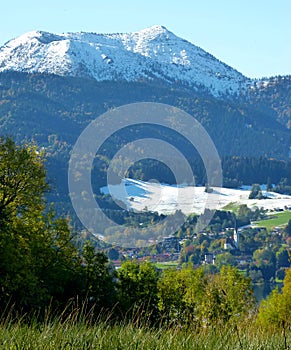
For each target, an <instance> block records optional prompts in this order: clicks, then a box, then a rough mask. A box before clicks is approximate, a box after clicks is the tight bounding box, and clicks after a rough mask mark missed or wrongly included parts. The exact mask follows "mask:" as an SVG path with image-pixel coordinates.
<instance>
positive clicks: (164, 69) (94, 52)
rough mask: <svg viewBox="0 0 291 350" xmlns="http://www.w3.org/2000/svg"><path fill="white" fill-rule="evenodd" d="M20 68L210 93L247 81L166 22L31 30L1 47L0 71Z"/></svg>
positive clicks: (240, 87) (229, 89) (238, 88)
mask: <svg viewBox="0 0 291 350" xmlns="http://www.w3.org/2000/svg"><path fill="white" fill-rule="evenodd" d="M10 70H11V71H21V72H29V73H36V72H37V73H49V74H51V73H52V74H57V75H62V76H76V77H91V78H94V79H96V80H97V81H105V80H110V81H116V80H125V81H129V82H132V81H143V80H146V81H148V80H156V79H159V80H161V81H163V82H167V83H170V84H171V83H175V82H176V83H180V84H184V85H186V86H189V87H192V88H198V87H202V88H206V89H207V90H208V91H210V92H211V93H212V94H213V95H215V96H218V95H221V94H226V93H229V94H234V93H238V92H239V91H242V90H243V89H245V88H246V87H247V86H248V85H249V84H250V79H248V78H246V77H244V76H243V75H242V74H240V73H239V72H237V71H236V70H235V69H233V68H231V67H229V66H227V65H226V64H224V63H222V62H220V61H219V60H217V59H216V58H215V57H213V56H212V55H210V54H208V53H207V52H205V51H204V50H202V49H200V48H199V47H197V46H195V45H193V44H191V43H190V42H188V41H186V40H183V39H181V38H179V37H177V36H176V35H174V34H173V33H171V32H170V31H168V30H167V29H166V28H165V27H162V26H153V27H150V28H147V29H144V30H141V31H139V32H133V33H128V34H120V33H118V34H96V33H82V32H81V33H66V34H60V35H55V34H51V33H48V32H40V31H35V32H29V33H26V34H24V35H22V36H20V37H18V38H16V39H13V40H11V41H9V42H7V43H6V44H5V45H4V46H2V47H1V48H0V72H4V71H10Z"/></svg>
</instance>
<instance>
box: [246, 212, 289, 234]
mask: <svg viewBox="0 0 291 350" xmlns="http://www.w3.org/2000/svg"><path fill="white" fill-rule="evenodd" d="M289 220H291V211H290V210H288V211H283V212H278V213H274V214H270V215H268V219H264V220H260V221H256V222H254V223H253V224H255V225H256V226H262V227H266V229H267V230H268V231H270V230H271V229H272V228H273V227H275V226H283V225H286V224H287V223H288V221H289Z"/></svg>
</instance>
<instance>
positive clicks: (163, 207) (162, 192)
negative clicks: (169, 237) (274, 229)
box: [102, 179, 291, 214]
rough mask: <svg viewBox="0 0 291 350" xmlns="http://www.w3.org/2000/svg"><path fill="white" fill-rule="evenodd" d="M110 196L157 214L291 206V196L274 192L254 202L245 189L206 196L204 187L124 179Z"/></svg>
mask: <svg viewBox="0 0 291 350" xmlns="http://www.w3.org/2000/svg"><path fill="white" fill-rule="evenodd" d="M102 192H104V193H109V191H108V188H107V187H105V188H102ZM110 194H111V195H112V197H113V198H116V199H118V200H120V201H122V202H123V203H125V205H126V207H127V208H128V209H134V210H137V211H143V210H145V208H146V209H147V210H148V211H156V212H158V213H159V214H173V213H175V211H176V210H181V211H182V212H183V213H184V214H191V213H196V214H201V213H203V212H204V209H205V208H208V209H222V208H223V207H225V206H226V205H227V204H230V203H236V205H240V204H246V205H247V206H248V207H250V208H253V207H258V208H264V209H276V208H280V209H284V207H285V206H287V207H291V196H287V195H282V194H279V193H275V192H266V191H263V194H264V196H266V197H268V199H261V200H257V199H249V198H248V197H249V194H250V189H246V188H244V189H230V188H214V191H213V192H212V193H206V192H205V187H197V186H181V187H174V186H167V185H162V184H158V183H151V182H143V181H138V180H132V179H124V180H123V183H122V184H120V185H114V186H110ZM207 198H208V199H207ZM206 203H207V204H206Z"/></svg>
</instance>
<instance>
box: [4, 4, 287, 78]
mask: <svg viewBox="0 0 291 350" xmlns="http://www.w3.org/2000/svg"><path fill="white" fill-rule="evenodd" d="M0 11H1V21H0V45H3V44H4V43H5V42H6V41H8V40H9V39H11V38H14V37H16V36H18V35H21V34H23V33H25V32H28V31H31V30H45V31H50V32H53V33H63V32H68V31H70V32H74V31H90V32H100V33H111V32H131V31H137V30H140V29H143V28H146V27H150V26H152V25H154V24H161V25H164V26H166V27H167V28H168V29H169V30H170V31H172V32H174V33H175V34H176V35H178V36H180V37H183V38H184V39H187V40H189V41H190V42H192V43H193V44H195V45H198V46H200V47H201V48H203V49H204V50H206V51H208V52H210V53H211V54H213V55H214V56H215V57H216V58H218V59H220V60H221V61H223V62H225V63H227V64H229V65H230V66H232V67H233V68H235V69H237V70H238V71H240V72H241V73H243V74H245V75H246V76H248V77H252V78H255V77H257V78H260V77H264V76H271V75H278V74H281V75H284V74H291V22H290V14H291V1H290V0H186V1H177V0H176V1H171V0H167V1H164V0H147V1H137V0H136V1H130V0H121V1H118V0H103V1H99V0H95V1H94V0H81V1H80V0H46V1H39V0H38V1H35V0H22V1H20V0H18V1H7V0H3V1H2V3H1V5H0Z"/></svg>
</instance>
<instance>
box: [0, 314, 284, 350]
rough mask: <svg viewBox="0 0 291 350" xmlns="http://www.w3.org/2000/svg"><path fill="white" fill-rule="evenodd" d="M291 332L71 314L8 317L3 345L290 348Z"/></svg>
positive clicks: (0, 332)
mask: <svg viewBox="0 0 291 350" xmlns="http://www.w3.org/2000/svg"><path fill="white" fill-rule="evenodd" d="M288 344H289V346H290V345H291V332H289V333H287V335H286V336H285V337H284V336H283V333H282V332H280V331H278V332H263V331H261V330H259V329H258V328H253V326H252V325H250V324H248V325H247V326H244V327H243V328H241V327H239V328H236V327H230V326H229V327H223V328H222V327H218V326H217V327H215V328H209V329H202V330H200V331H197V330H195V329H181V328H180V327H178V326H172V327H171V328H168V329H166V328H163V327H161V328H149V327H147V326H141V325H137V324H134V323H127V324H125V323H124V324H115V325H109V323H108V322H104V321H100V322H98V323H96V324H90V325H89V324H86V321H78V320H76V319H74V317H71V316H69V317H68V318H67V319H66V320H65V321H62V322H61V321H60V320H55V321H47V322H44V323H37V322H31V323H30V325H28V324H25V323H24V322H23V321H22V320H18V321H12V320H6V321H3V322H2V323H1V325H0V349H3V350H6V349H7V350H8V349H9V350H14V349H15V350H19V349H23V350H26V349H27V350H34V349H35V350H36V349H37V350H39V349H41V350H49V349H52V350H55V349H76V350H86V349H102V350H107V349H108V350H109V349H110V350H112V349H114V350H123V349H125V350H131V349H147V350H151V349H152V350H165V349H169V350H170V349H171V350H180V349H181V350H182V349H183V350H187V349H189V350H190V349H191V350H193V349H197V350H199V349H205V350H211V349H215V350H217V349H232V350H235V349H252V350H256V349H261V350H267V349H274V350H280V349H288Z"/></svg>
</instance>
